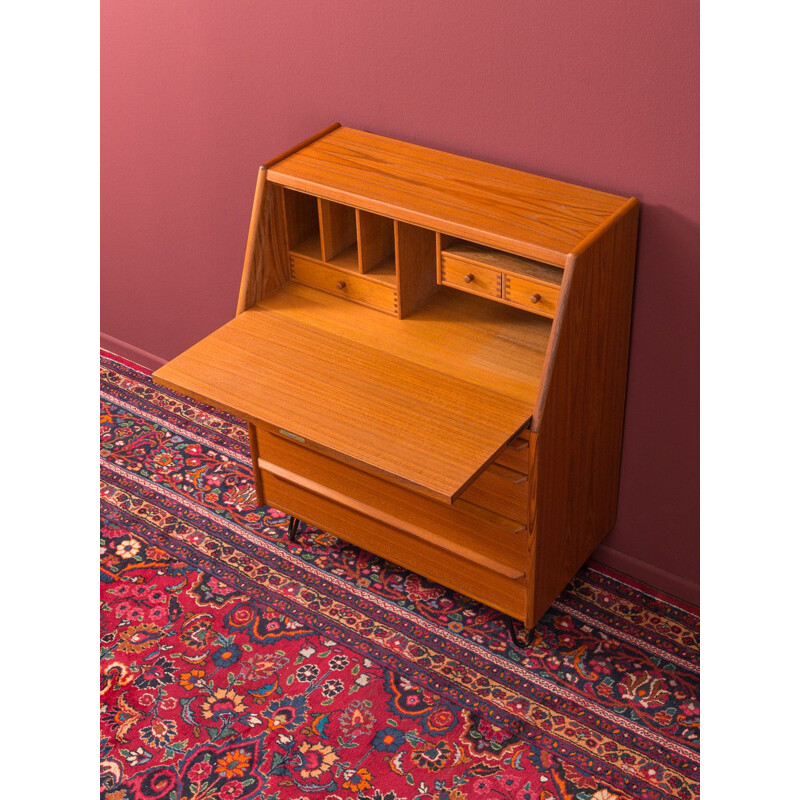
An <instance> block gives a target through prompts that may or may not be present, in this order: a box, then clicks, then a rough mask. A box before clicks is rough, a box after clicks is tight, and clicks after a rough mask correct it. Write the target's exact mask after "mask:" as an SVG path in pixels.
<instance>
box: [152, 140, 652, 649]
mask: <svg viewBox="0 0 800 800" xmlns="http://www.w3.org/2000/svg"><path fill="white" fill-rule="evenodd" d="M637 221H638V201H637V200H636V199H635V198H626V197H619V196H616V195H612V194H606V193H604V192H598V191H594V190H591V189H586V188H582V187H579V186H573V185H570V184H567V183H562V182H560V181H555V180H550V179H547V178H542V177H538V176H535V175H529V174H527V173H524V172H519V171H517V170H513V169H508V168H505V167H499V166H495V165H491V164H486V163H483V162H480V161H475V160H473V159H469V158H463V157H461V156H455V155H450V154H447V153H442V152H439V151H436V150H431V149H428V148H425V147H419V146H417V145H412V144H407V143H404V142H399V141H395V140H393V139H388V138H385V137H382V136H376V135H373V134H370V133H365V132H362V131H357V130H353V129H348V128H342V127H339V126H338V125H334V126H331V127H330V128H328V129H326V130H324V131H322V132H321V133H319V134H318V135H317V136H314V137H312V138H311V139H308V140H307V141H305V142H303V143H302V144H300V145H298V146H297V147H295V148H294V149H292V150H290V151H289V152H288V153H285V154H284V155H282V156H280V157H279V158H277V159H275V160H274V161H271V162H269V163H268V164H264V165H263V166H262V167H261V169H260V171H259V173H258V181H257V184H256V193H255V202H254V204H253V213H252V219H251V223H250V234H249V238H248V242H247V252H246V256H245V264H244V273H243V275H242V283H241V290H240V293H239V304H238V309H237V316H236V317H235V318H234V319H233V320H232V321H231V322H229V323H227V324H226V325H224V326H223V327H221V328H220V329H219V330H217V331H215V332H214V333H212V334H211V335H210V336H208V337H206V338H205V339H203V340H202V341H201V342H199V343H198V344H196V345H194V346H193V347H191V348H190V349H189V350H187V351H186V352H185V353H183V354H181V355H179V356H178V357H177V358H175V359H173V360H172V361H170V362H169V363H168V364H166V365H165V366H163V367H161V369H159V370H157V371H156V373H155V379H156V381H157V382H159V383H161V384H163V385H165V386H169V387H172V388H175V389H178V390H179V391H181V392H185V393H187V394H189V395H191V396H193V397H196V398H199V399H201V400H204V401H206V402H208V403H211V404H212V405H215V406H217V407H219V408H222V409H225V410H227V411H230V412H232V413H234V414H236V415H238V416H240V417H242V418H244V419H245V420H247V422H248V424H249V430H250V441H251V447H252V453H253V472H254V477H255V484H256V491H257V494H258V501H259V503H260V504H264V503H269V504H270V505H272V506H275V507H276V508H279V509H281V510H283V511H285V512H286V513H288V514H289V515H291V517H292V524H291V534H292V536H294V535H295V533H296V520H298V519H301V520H304V521H305V522H307V523H310V524H313V525H315V526H317V527H319V528H322V529H324V530H326V531H329V532H330V533H333V534H334V535H336V536H339V537H341V538H342V539H345V540H347V541H349V542H352V543H353V544H355V545H357V546H359V547H363V548H365V549H366V550H369V551H371V552H373V553H376V554H378V555H380V556H383V557H384V558H386V559H388V560H389V561H392V562H395V563H397V564H400V565H402V566H404V567H407V568H408V569H411V570H413V571H416V572H418V573H420V574H422V575H425V576H426V577H428V578H430V579H432V580H435V581H438V582H440V583H442V584H445V585H446V586H449V587H451V588H453V589H456V590H457V591H460V592H462V593H464V594H465V595H468V596H470V597H473V598H475V599H477V600H480V601H482V602H484V603H486V604H487V605H489V606H492V607H494V608H496V609H499V610H500V611H502V612H504V613H506V614H507V615H509V616H510V617H511V618H513V619H516V620H520V621H521V622H522V623H523V625H524V626H525V628H526V629H527V639H526V640H524V641H522V642H521V641H520V639H519V637H518V635H517V634H516V633H515V631H514V629H513V626H512V628H511V630H512V635H514V638H515V641H517V642H518V643H521V644H525V643H526V642H529V641H530V636H531V631H532V629H533V626H534V625H535V623H536V621H537V620H538V619H539V617H540V616H541V615H542V613H543V612H544V611H545V610H546V609H547V607H548V606H549V605H550V603H551V602H552V601H553V600H554V599H555V598H556V596H557V595H558V594H559V592H560V591H561V590H562V589H563V588H564V586H565V585H566V584H567V583H568V581H569V580H570V578H571V577H572V576H573V575H574V573H575V572H576V571H577V569H578V568H579V567H580V566H581V564H583V562H584V561H585V560H586V559H587V558H588V556H589V555H590V553H591V552H592V550H593V549H594V548H595V547H596V546H597V545H598V544H599V542H600V540H601V539H602V538H603V537H604V536H605V535H606V534H607V533H608V532H609V530H610V529H611V527H612V526H613V524H614V519H615V515H616V506H617V492H618V484H619V465H620V448H621V441H622V420H623V410H624V404H625V383H626V371H627V362H628V340H629V330H630V311H631V295H632V287H633V270H634V259H635V251H636V232H637Z"/></svg>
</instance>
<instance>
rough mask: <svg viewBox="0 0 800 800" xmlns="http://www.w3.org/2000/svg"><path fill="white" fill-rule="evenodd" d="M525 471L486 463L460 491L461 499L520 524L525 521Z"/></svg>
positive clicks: (526, 511)
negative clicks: (483, 468)
mask: <svg viewBox="0 0 800 800" xmlns="http://www.w3.org/2000/svg"><path fill="white" fill-rule="evenodd" d="M525 470H526V471H525V472H517V471H516V470H513V469H509V468H508V467H503V466H500V465H498V464H497V463H494V464H490V465H489V466H488V467H486V469H485V470H484V471H483V472H482V473H481V474H480V475H479V476H478V478H476V480H475V481H474V482H473V483H472V484H470V485H469V486H468V487H467V488H466V490H465V491H464V492H463V493H462V494H461V497H462V498H463V499H464V500H467V501H468V502H470V503H474V504H475V505H477V506H481V507H483V508H486V509H489V511H492V512H494V513H495V514H503V515H504V516H506V517H509V518H510V519H513V520H516V521H517V522H519V523H520V524H522V525H526V524H527V522H528V503H529V502H530V498H529V496H528V475H527V465H526V468H525Z"/></svg>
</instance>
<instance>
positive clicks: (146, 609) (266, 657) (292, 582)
mask: <svg viewBox="0 0 800 800" xmlns="http://www.w3.org/2000/svg"><path fill="white" fill-rule="evenodd" d="M101 369H102V377H101V395H102V402H101V418H100V419H101V456H102V461H101V548H100V553H101V567H100V574H101V620H102V627H101V651H100V661H101V797H102V798H105V800H145V799H147V800H154V799H158V798H163V799H164V800H247V799H248V798H263V799H264V800H278V799H279V798H281V799H283V798H286V800H301V799H302V798H307V799H308V800H312V798H320V800H322V799H323V798H324V799H325V800H352V799H354V798H361V799H362V800H364V799H367V798H368V799H369V800H434V799H435V800H472V798H493V799H495V798H496V799H497V800H499V799H500V798H514V799H515V800H516V799H520V800H521V799H523V798H524V800H554V799H556V798H557V799H558V800H563V799H564V798H574V800H628V799H630V798H645V799H647V800H649V799H650V798H652V799H653V800H655V799H656V798H667V797H674V798H680V799H681V800H691V798H695V797H697V796H698V778H699V775H698V769H699V768H698V757H699V697H698V688H699V679H698V663H699V641H698V637H699V633H698V623H699V621H698V616H697V614H696V612H695V611H694V610H693V609H692V608H691V607H689V606H686V605H685V604H683V603H681V602H678V601H674V600H669V599H668V598H665V597H662V596H660V595H658V594H657V593H655V592H653V591H651V590H648V589H646V588H645V587H641V586H638V585H634V584H632V583H631V582H630V581H627V580H625V579H623V578H622V576H619V575H615V574H613V573H611V572H610V571H608V570H606V569H603V568H600V567H598V566H589V567H587V568H585V569H584V570H583V571H582V572H581V573H580V574H579V575H578V576H577V577H576V578H575V579H574V580H573V581H572V583H571V584H570V586H569V587H568V588H567V589H566V590H565V591H564V593H563V594H562V595H561V596H560V597H559V598H558V600H557V601H556V602H555V603H554V604H553V606H552V607H551V608H550V610H549V611H548V612H547V613H546V614H545V616H544V618H543V619H542V620H541V622H540V623H539V625H538V626H537V628H536V636H535V640H534V643H533V645H532V646H531V647H529V648H528V649H527V650H524V651H522V650H520V649H518V648H517V647H515V646H514V645H513V643H511V642H510V640H509V636H508V631H507V628H506V619H505V618H504V616H503V615H502V614H500V613H498V612H496V611H493V610H491V609H489V608H486V607H485V606H482V605H480V604H479V603H476V602H473V601H471V600H468V599H466V598H464V597H462V596H460V595H458V594H456V593H454V592H452V591H449V590H447V589H444V588H442V587H441V586H438V585H436V584H434V583H431V582H429V581H427V580H425V579H423V578H421V577H419V576H418V575H415V574H412V573H409V572H407V571H405V570H402V569H400V568H398V567H396V566H393V565H392V564H389V563H387V562H385V561H382V560H380V559H378V558H376V557H374V556H372V555H370V554H369V553H366V552H363V551H361V550H358V549H355V548H353V547H351V546H349V545H347V544H345V543H343V542H340V541H338V540H337V539H335V538H334V537H332V536H331V535H329V534H327V533H325V532H323V531H319V530H315V529H311V528H308V529H306V530H303V532H302V533H301V536H300V540H299V542H297V543H290V542H288V541H287V536H286V529H287V523H288V520H287V519H286V517H285V516H284V515H283V514H282V513H281V512H279V511H276V510H274V509H270V508H263V507H262V508H257V507H256V504H255V496H254V490H253V485H252V480H251V475H250V468H251V467H250V464H251V462H250V452H249V444H248V439H247V429H246V426H245V425H244V424H243V423H242V422H241V421H240V420H238V419H236V418H234V417H232V416H229V415H227V414H224V413H220V412H219V411H216V410H214V409H212V408H209V407H206V406H203V405H201V404H199V403H197V402H194V401H193V400H190V399H188V398H187V397H184V396H181V395H179V394H176V393H173V392H170V391H168V390H166V389H162V388H160V387H158V386H156V385H154V384H153V382H152V380H151V378H150V376H149V374H148V373H147V372H146V371H144V370H143V369H141V368H140V367H137V366H136V365H134V364H131V363H129V362H126V361H124V360H123V359H120V358H117V357H115V356H112V355H110V354H108V353H104V354H103V355H102V358H101Z"/></svg>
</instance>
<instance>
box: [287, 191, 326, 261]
mask: <svg viewBox="0 0 800 800" xmlns="http://www.w3.org/2000/svg"><path fill="white" fill-rule="evenodd" d="M283 208H284V214H285V217H286V239H287V241H288V243H289V250H292V251H294V252H296V253H299V254H300V255H304V256H309V257H310V258H322V249H321V245H320V236H319V212H318V210H317V198H316V197H313V196H312V195H310V194H303V193H302V192H295V191H292V190H291V189H284V190H283Z"/></svg>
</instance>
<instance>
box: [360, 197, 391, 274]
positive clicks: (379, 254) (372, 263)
mask: <svg viewBox="0 0 800 800" xmlns="http://www.w3.org/2000/svg"><path fill="white" fill-rule="evenodd" d="M356 226H357V229H358V266H359V270H360V271H361V272H364V273H369V274H370V275H372V276H373V277H375V278H385V279H386V280H387V282H388V281H391V282H395V281H396V265H395V247H394V221H393V220H391V219H389V217H382V216H380V215H379V214H371V213H370V212H368V211H362V210H361V209H359V210H358V211H357V212H356Z"/></svg>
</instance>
